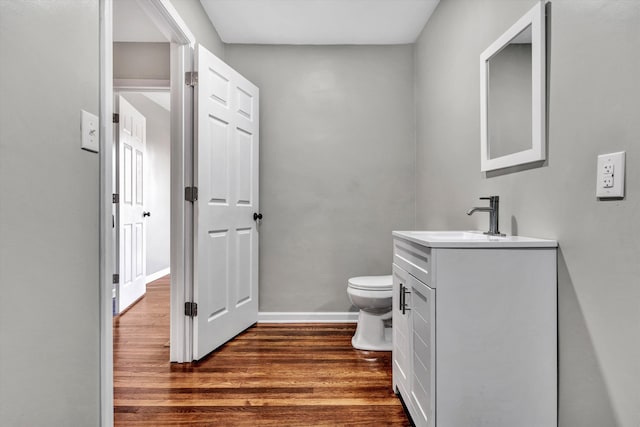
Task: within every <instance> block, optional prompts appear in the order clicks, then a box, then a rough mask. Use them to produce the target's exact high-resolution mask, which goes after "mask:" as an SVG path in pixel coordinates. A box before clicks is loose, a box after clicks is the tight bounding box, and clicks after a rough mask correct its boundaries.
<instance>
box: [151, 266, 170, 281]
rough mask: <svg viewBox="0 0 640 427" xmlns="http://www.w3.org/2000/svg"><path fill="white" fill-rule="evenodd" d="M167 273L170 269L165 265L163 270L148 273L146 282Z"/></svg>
mask: <svg viewBox="0 0 640 427" xmlns="http://www.w3.org/2000/svg"><path fill="white" fill-rule="evenodd" d="M169 273H171V269H170V268H169V267H167V268H165V269H164V270H160V271H156V272H155V273H152V274H149V275H148V276H147V283H151V282H153V281H154V280H158V279H159V278H161V277H164V276H166V275H167V274H169Z"/></svg>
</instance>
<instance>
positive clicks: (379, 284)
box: [348, 275, 393, 291]
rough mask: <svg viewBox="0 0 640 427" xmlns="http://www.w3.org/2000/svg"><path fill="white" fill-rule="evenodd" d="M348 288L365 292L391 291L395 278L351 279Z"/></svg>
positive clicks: (362, 277)
mask: <svg viewBox="0 0 640 427" xmlns="http://www.w3.org/2000/svg"><path fill="white" fill-rule="evenodd" d="M348 286H349V287H350V288H352V289H359V290H363V291H390V290H391V289H392V286H393V278H392V276H391V275H389V276H360V277H352V278H351V279H349V284H348Z"/></svg>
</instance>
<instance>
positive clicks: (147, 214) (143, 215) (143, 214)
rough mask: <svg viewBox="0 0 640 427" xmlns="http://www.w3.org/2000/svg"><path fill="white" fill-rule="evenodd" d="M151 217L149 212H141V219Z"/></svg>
mask: <svg viewBox="0 0 640 427" xmlns="http://www.w3.org/2000/svg"><path fill="white" fill-rule="evenodd" d="M145 216H151V212H142V217H143V218H144V217H145Z"/></svg>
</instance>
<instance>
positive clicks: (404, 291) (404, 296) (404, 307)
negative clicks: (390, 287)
mask: <svg viewBox="0 0 640 427" xmlns="http://www.w3.org/2000/svg"><path fill="white" fill-rule="evenodd" d="M410 293H411V292H409V291H407V288H406V287H404V286H403V287H402V314H407V310H411V309H410V308H409V307H407V294H410Z"/></svg>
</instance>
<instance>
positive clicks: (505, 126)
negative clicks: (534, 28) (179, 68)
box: [487, 25, 532, 159]
mask: <svg viewBox="0 0 640 427" xmlns="http://www.w3.org/2000/svg"><path fill="white" fill-rule="evenodd" d="M531 53H532V51H531V25H529V26H528V27H527V28H526V29H525V30H524V31H522V32H521V33H520V34H518V35H517V36H516V37H515V38H514V39H512V40H511V41H510V42H509V43H508V44H507V45H506V46H505V47H504V48H503V49H502V50H500V51H499V52H497V53H496V54H495V55H494V56H492V57H491V58H489V60H488V61H487V74H488V82H487V84H488V93H487V109H488V111H487V119H488V139H489V141H488V142H489V147H488V149H489V150H488V151H489V153H488V155H489V158H490V159H495V158H497V157H502V156H506V155H508V154H514V153H517V152H520V151H523V150H529V149H531V147H532V145H531V129H532V128H531V115H532V114H531V101H532V100H531V65H532V63H531Z"/></svg>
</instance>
